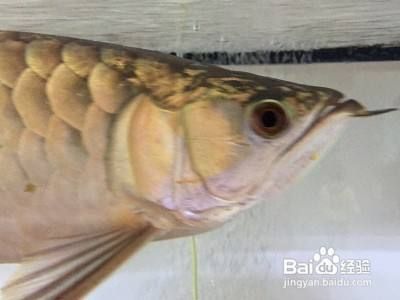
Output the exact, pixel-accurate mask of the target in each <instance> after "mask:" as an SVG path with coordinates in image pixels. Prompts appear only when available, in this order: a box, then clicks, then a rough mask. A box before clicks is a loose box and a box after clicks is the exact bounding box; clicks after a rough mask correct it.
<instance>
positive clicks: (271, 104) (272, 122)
mask: <svg viewBox="0 0 400 300" xmlns="http://www.w3.org/2000/svg"><path fill="white" fill-rule="evenodd" d="M251 125H252V128H253V130H254V131H255V132H256V133H257V134H258V135H260V136H262V137H263V138H268V139H270V138H275V137H277V136H279V135H280V134H281V133H282V132H284V131H285V129H287V128H288V126H289V118H288V115H287V113H286V111H285V109H284V108H283V107H282V105H281V104H280V103H279V102H278V101H275V100H265V101H263V102H260V103H257V104H256V105H255V106H254V107H253V108H252V111H251Z"/></svg>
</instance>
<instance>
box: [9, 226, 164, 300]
mask: <svg viewBox="0 0 400 300" xmlns="http://www.w3.org/2000/svg"><path fill="white" fill-rule="evenodd" d="M158 234H159V230H158V229H155V228H154V227H152V226H151V225H148V226H145V227H143V228H141V229H140V230H138V229H135V230H132V229H126V228H124V229H120V230H114V231H111V232H106V233H101V234H96V235H84V236H74V237H68V238H62V239H52V240H50V241H47V242H46V243H44V244H45V245H44V246H42V247H41V248H40V249H38V250H37V251H36V252H35V253H32V254H30V255H29V256H28V257H27V259H26V261H25V262H23V263H22V265H21V266H20V269H19V270H18V271H17V272H16V273H15V275H14V276H13V277H12V279H11V280H10V281H9V282H8V284H7V285H6V286H4V287H3V289H2V292H3V299H5V300H11V299H12V300H22V299H29V300H35V299H79V298H80V297H82V296H84V295H85V294H86V293H88V292H89V291H90V290H91V289H93V288H94V287H95V286H96V285H97V284H99V283H100V282H101V281H102V280H103V279H105V278H106V277H107V276H108V275H110V274H111V273H112V272H113V271H114V270H116V269H117V268H118V267H119V266H120V265H121V264H122V263H123V262H124V261H125V260H126V259H128V258H129V257H130V256H131V255H132V254H133V253H134V252H136V251H138V249H139V248H141V247H142V246H143V245H144V244H146V243H147V242H149V241H151V240H152V239H154V238H155V237H156V236H157V235H158Z"/></svg>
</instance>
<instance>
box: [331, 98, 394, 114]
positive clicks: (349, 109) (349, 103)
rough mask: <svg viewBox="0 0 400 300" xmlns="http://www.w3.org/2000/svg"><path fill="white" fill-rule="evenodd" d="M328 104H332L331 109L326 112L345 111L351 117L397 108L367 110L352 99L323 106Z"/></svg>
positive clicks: (385, 111)
mask: <svg viewBox="0 0 400 300" xmlns="http://www.w3.org/2000/svg"><path fill="white" fill-rule="evenodd" d="M329 106H333V109H331V110H330V111H329V112H328V113H327V114H332V113H333V114H334V113H345V114H348V115H350V116H352V117H370V116H376V115H381V114H385V113H388V112H392V111H396V110H398V109H397V108H385V109H378V110H367V109H366V108H365V106H364V105H362V104H361V103H360V102H358V101H357V100H354V99H348V100H344V101H342V102H341V101H337V102H335V103H329V104H328V105H327V106H325V108H326V107H329ZM324 110H325V109H324Z"/></svg>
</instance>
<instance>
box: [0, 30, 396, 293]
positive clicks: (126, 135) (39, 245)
mask: <svg viewBox="0 0 400 300" xmlns="http://www.w3.org/2000/svg"><path fill="white" fill-rule="evenodd" d="M390 110H392V109H384V110H377V111H368V110H366V109H365V108H364V107H363V106H362V105H361V104H359V103H358V102H357V101H355V100H345V99H344V96H343V94H342V93H340V92H338V91H335V90H332V89H328V88H323V87H314V86H307V85H302V84H297V83H292V82H286V81H282V80H277V79H273V78H268V77H263V76H258V75H254V74H249V73H244V72H237V71H230V70H225V69H223V68H219V67H216V66H208V65H202V64H198V63H195V62H192V61H188V60H184V59H181V58H177V57H174V56H170V55H167V54H162V53H158V52H153V51H148V50H142V49H136V48H128V47H122V46H117V45H112V44H106V43H99V42H92V41H86V40H78V39H72V38H64V37H56V36H47V35H40V34H30V33H18V32H1V33H0V172H1V173H0V174H1V177H0V262H2V263H6V262H8V263H20V264H21V266H20V268H19V270H18V271H17V272H16V274H15V275H14V276H13V277H12V278H11V279H10V281H9V282H8V283H7V284H6V285H5V286H4V287H3V289H2V292H3V297H4V299H56V298H57V299H77V298H79V297H82V296H84V295H85V294H86V293H88V292H89V291H90V290H91V289H93V288H94V287H95V286H96V285H97V284H99V283H100V282H101V281H102V280H103V279H105V278H106V277H107V276H108V275H109V274H110V273H111V272H112V271H114V270H115V269H116V268H117V267H118V266H119V265H121V264H122V263H123V262H124V261H125V260H126V259H127V258H129V257H130V256H131V255H132V254H133V253H134V252H136V251H138V250H139V249H140V248H141V247H142V246H143V245H145V244H146V243H148V242H150V241H152V240H159V239H168V238H174V237H179V236H187V235H193V234H197V233H200V232H204V231H207V230H210V229H213V228H215V227H217V226H219V225H221V224H223V223H224V222H226V221H227V220H229V219H231V218H232V217H233V216H235V215H236V214H237V213H238V212H240V211H242V210H244V209H246V208H248V207H250V206H252V205H253V204H254V203H255V202H256V200H257V199H259V198H260V196H261V195H263V196H264V197H263V198H270V197H271V195H274V194H275V193H276V192H277V191H279V190H281V189H282V188H283V187H285V186H287V185H288V184H289V183H290V182H292V181H293V179H294V178H295V177H296V176H297V175H298V174H299V173H300V171H302V170H303V169H305V168H306V167H307V166H308V165H310V164H311V162H312V161H313V158H314V157H315V155H316V153H319V152H320V151H322V150H323V149H325V148H327V146H328V145H329V144H331V141H332V140H333V137H334V136H335V135H337V133H338V132H339V131H340V128H342V127H343V126H342V125H343V124H344V123H345V121H346V120H348V119H349V117H352V116H356V117H359V116H370V115H376V114H380V113H385V112H388V111H390Z"/></svg>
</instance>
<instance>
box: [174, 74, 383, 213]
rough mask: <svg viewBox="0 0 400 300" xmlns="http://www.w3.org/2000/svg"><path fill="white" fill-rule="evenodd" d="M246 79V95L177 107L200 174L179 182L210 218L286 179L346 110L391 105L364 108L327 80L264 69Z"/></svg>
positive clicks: (311, 158) (314, 155)
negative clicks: (303, 79) (285, 76)
mask: <svg viewBox="0 0 400 300" xmlns="http://www.w3.org/2000/svg"><path fill="white" fill-rule="evenodd" d="M241 76H243V75H242V74H241ZM241 78H242V79H243V77H241ZM245 80H246V81H252V83H251V84H252V87H253V90H254V91H255V92H254V93H248V96H247V97H245V96H243V95H242V96H241V97H240V98H239V99H238V98H235V97H232V98H230V97H229V95H228V96H224V97H222V96H221V95H219V97H218V96H216V97H209V98H207V100H205V101H197V102H194V103H191V104H188V105H186V106H185V108H184V109H183V121H182V123H183V128H184V136H185V141H186V145H187V153H188V161H189V163H190V166H191V170H192V171H193V173H194V174H195V175H196V176H197V177H198V179H199V180H198V181H197V183H196V182H187V183H186V187H187V190H188V191H190V190H196V191H197V192H196V193H194V196H192V197H189V199H190V204H189V205H187V206H186V207H189V208H190V210H191V211H192V212H193V211H197V212H198V211H201V210H204V209H205V208H207V212H208V217H209V218H213V216H217V217H216V218H220V219H224V218H225V217H226V218H228V217H230V216H231V215H232V214H234V213H235V212H236V211H239V210H242V209H243V208H246V207H249V206H250V205H251V204H253V203H255V202H256V201H255V200H258V199H260V198H269V197H270V196H272V195H275V194H276V192H278V191H280V190H282V189H283V188H284V187H286V186H288V185H289V184H290V183H291V182H293V180H294V179H295V178H297V177H298V175H299V174H301V173H303V171H304V170H306V169H308V167H309V166H311V165H312V164H313V163H315V162H316V161H317V160H318V158H319V157H320V156H321V153H322V152H324V150H326V149H327V148H329V146H330V145H332V144H333V143H334V141H335V137H336V136H338V134H339V132H340V131H341V129H342V128H343V125H344V124H345V123H346V121H347V120H349V119H350V118H351V117H354V116H358V117H361V116H369V115H375V114H380V113H384V112H388V111H390V110H391V109H389V110H379V111H367V110H366V109H365V108H364V107H363V106H362V105H361V104H360V103H359V102H357V101H355V100H345V98H344V95H343V94H342V93H341V92H338V91H336V90H333V89H329V88H324V87H314V86H306V85H301V84H296V83H291V82H286V81H281V80H276V79H271V78H266V77H262V78H261V77H260V78H255V77H253V76H252V77H251V79H249V78H247V77H245ZM229 81H231V82H234V80H233V79H232V78H231V79H229ZM237 85H238V84H237V82H236V84H235V83H233V84H232V86H231V87H230V88H228V90H230V89H232V90H234V89H235V86H237ZM195 184H197V185H198V186H202V188H203V190H204V191H205V192H204V193H200V192H199V190H200V188H199V187H197V189H196V188H194V187H193V186H194V185H195ZM203 194H206V195H205V196H204V195H203ZM196 195H197V196H198V199H199V200H198V201H196V200H195V197H196ZM199 195H200V196H199ZM261 196H263V197H261ZM207 197H208V198H207ZM207 199H211V200H207ZM210 216H212V217H210Z"/></svg>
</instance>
